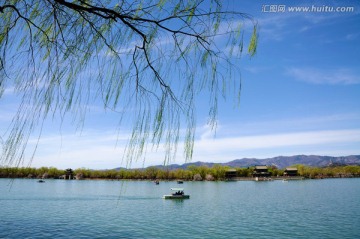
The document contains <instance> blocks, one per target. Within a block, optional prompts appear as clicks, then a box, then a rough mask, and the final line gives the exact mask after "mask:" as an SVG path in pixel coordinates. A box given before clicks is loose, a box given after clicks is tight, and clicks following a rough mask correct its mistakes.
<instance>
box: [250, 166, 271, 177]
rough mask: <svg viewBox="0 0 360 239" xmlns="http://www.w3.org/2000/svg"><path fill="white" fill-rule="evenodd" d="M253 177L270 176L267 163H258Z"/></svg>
mask: <svg viewBox="0 0 360 239" xmlns="http://www.w3.org/2000/svg"><path fill="white" fill-rule="evenodd" d="M253 177H270V172H269V169H268V167H267V166H266V165H257V166H255V168H254V171H253Z"/></svg>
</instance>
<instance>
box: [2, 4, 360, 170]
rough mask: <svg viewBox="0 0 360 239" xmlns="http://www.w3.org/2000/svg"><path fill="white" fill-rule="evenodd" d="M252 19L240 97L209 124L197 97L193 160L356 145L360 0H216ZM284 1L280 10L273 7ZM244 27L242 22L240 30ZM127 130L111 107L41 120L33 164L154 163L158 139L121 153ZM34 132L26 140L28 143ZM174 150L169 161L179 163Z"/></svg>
mask: <svg viewBox="0 0 360 239" xmlns="http://www.w3.org/2000/svg"><path fill="white" fill-rule="evenodd" d="M224 5H228V7H229V8H230V9H236V10H238V11H241V12H246V13H248V14H250V15H252V16H253V17H254V19H256V20H257V21H258V26H259V40H258V48H257V53H256V55H255V56H254V57H252V58H250V57H248V56H243V57H242V61H241V62H240V64H241V65H240V69H241V77H242V91H241V98H240V105H239V106H238V107H237V106H236V103H234V101H233V100H232V99H227V100H226V101H225V100H223V101H221V102H220V104H219V117H218V127H217V129H216V133H214V132H212V131H211V130H210V127H209V126H207V125H206V122H207V115H206V112H202V111H201V108H202V107H201V106H202V105H203V104H206V103H207V102H206V101H203V102H201V101H200V102H198V105H197V108H198V109H200V110H198V112H197V113H198V114H197V115H198V116H197V124H198V125H197V131H196V132H197V137H196V139H195V148H194V155H193V159H192V161H193V162H195V161H204V162H228V161H231V160H234V159H238V158H244V157H256V158H267V157H275V156H279V155H296V154H318V155H329V156H345V155H352V154H360V67H359V66H360V57H359V56H360V44H359V43H360V24H359V23H360V3H359V2H358V1H298V0H288V1H285V2H283V1H282V2H280V1H275V0H273V1H259V0H258V1H253V0H246V1H224ZM274 6H276V8H279V6H284V7H285V8H284V9H285V11H284V12H283V11H279V10H276V11H275V10H273V11H272V12H271V11H270V9H271V7H274ZM298 6H302V7H312V6H315V7H325V6H328V7H334V8H336V7H353V8H354V10H353V11H350V12H320V11H316V12H290V10H289V7H298ZM247 30H249V29H246V26H245V31H247ZM13 94H14V93H13V92H12V90H11V89H8V90H7V91H6V92H5V94H4V96H3V97H2V99H1V100H0V123H1V126H0V133H1V135H3V134H4V133H5V131H6V127H7V125H9V123H10V121H11V115H12V114H13V112H14V111H13V104H14V99H15V98H16V97H15V96H14V95H13ZM127 138H128V131H127V129H126V128H124V127H120V128H119V127H118V119H117V118H116V115H114V114H113V113H111V112H104V111H103V110H101V109H97V108H96V107H94V108H93V109H92V110H90V111H89V112H88V114H87V118H86V120H85V122H84V126H83V127H82V128H81V130H76V127H74V126H73V125H72V123H71V120H69V121H66V122H64V123H63V124H62V125H61V126H60V124H59V121H58V120H57V119H55V120H53V121H48V122H47V123H46V125H45V127H44V130H43V136H42V138H41V139H40V142H39V146H38V150H37V154H36V155H35V158H34V160H33V161H32V164H31V166H33V167H41V166H48V167H49V166H54V167H57V168H68V167H71V168H80V167H85V168H92V169H105V168H115V167H126V166H131V167H142V166H150V165H156V164H162V163H163V160H164V157H163V152H162V149H161V148H159V150H158V151H151V150H150V152H148V153H147V154H146V156H145V157H144V159H141V160H138V161H136V162H132V163H131V165H129V164H128V162H127V161H126V160H122V155H123V148H124V145H125V143H126V140H127ZM35 142H36V140H35V139H33V140H31V141H30V145H34V144H35ZM181 147H182V145H181V144H180V145H179V150H178V152H179V154H178V156H177V157H176V158H175V159H174V160H173V161H172V162H171V163H177V164H182V163H184V162H185V161H184V157H183V155H182V154H181V152H182V150H181Z"/></svg>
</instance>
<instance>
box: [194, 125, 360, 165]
mask: <svg viewBox="0 0 360 239" xmlns="http://www.w3.org/2000/svg"><path fill="white" fill-rule="evenodd" d="M354 144H355V145H358V146H360V129H355V130H329V131H308V132H295V133H283V134H267V135H255V136H240V137H231V138H217V139H212V140H210V139H202V140H199V141H198V142H196V143H195V146H196V148H195V155H194V157H195V158H196V159H195V160H202V161H204V160H205V161H214V162H219V161H222V162H224V160H232V159H236V158H240V157H259V156H264V157H273V156H278V155H284V154H289V155H295V154H311V153H317V152H319V153H323V152H327V154H328V155H329V154H331V153H332V152H333V151H334V150H335V151H336V152H338V153H339V154H340V155H341V152H343V154H346V153H348V152H353V153H359V152H354V150H353V148H354V146H352V149H351V147H348V146H349V145H354ZM349 150H350V151H349Z"/></svg>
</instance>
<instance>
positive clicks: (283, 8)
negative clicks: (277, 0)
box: [261, 4, 355, 13]
mask: <svg viewBox="0 0 360 239" xmlns="http://www.w3.org/2000/svg"><path fill="white" fill-rule="evenodd" d="M354 11H355V8H354V7H351V6H343V7H340V6H338V7H334V6H327V5H321V6H316V5H312V6H287V5H280V4H273V5H271V4H270V5H262V7H261V12H269V13H285V12H309V13H311V12H354Z"/></svg>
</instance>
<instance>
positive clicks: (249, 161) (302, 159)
mask: <svg viewBox="0 0 360 239" xmlns="http://www.w3.org/2000/svg"><path fill="white" fill-rule="evenodd" d="M215 164H217V165H223V166H230V167H234V168H235V167H236V168H246V167H251V166H255V165H274V166H276V167H277V168H286V167H289V166H291V165H295V164H303V165H307V166H312V167H326V166H337V165H360V155H350V156H341V157H331V156H319V155H295V156H278V157H274V158H266V159H256V158H243V159H235V160H233V161H230V162H227V163H205V162H194V163H185V164H182V165H179V164H170V165H168V166H164V165H157V166H153V167H156V168H161V169H169V170H173V169H186V168H187V167H189V166H191V165H194V166H207V167H212V166H214V165H215Z"/></svg>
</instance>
